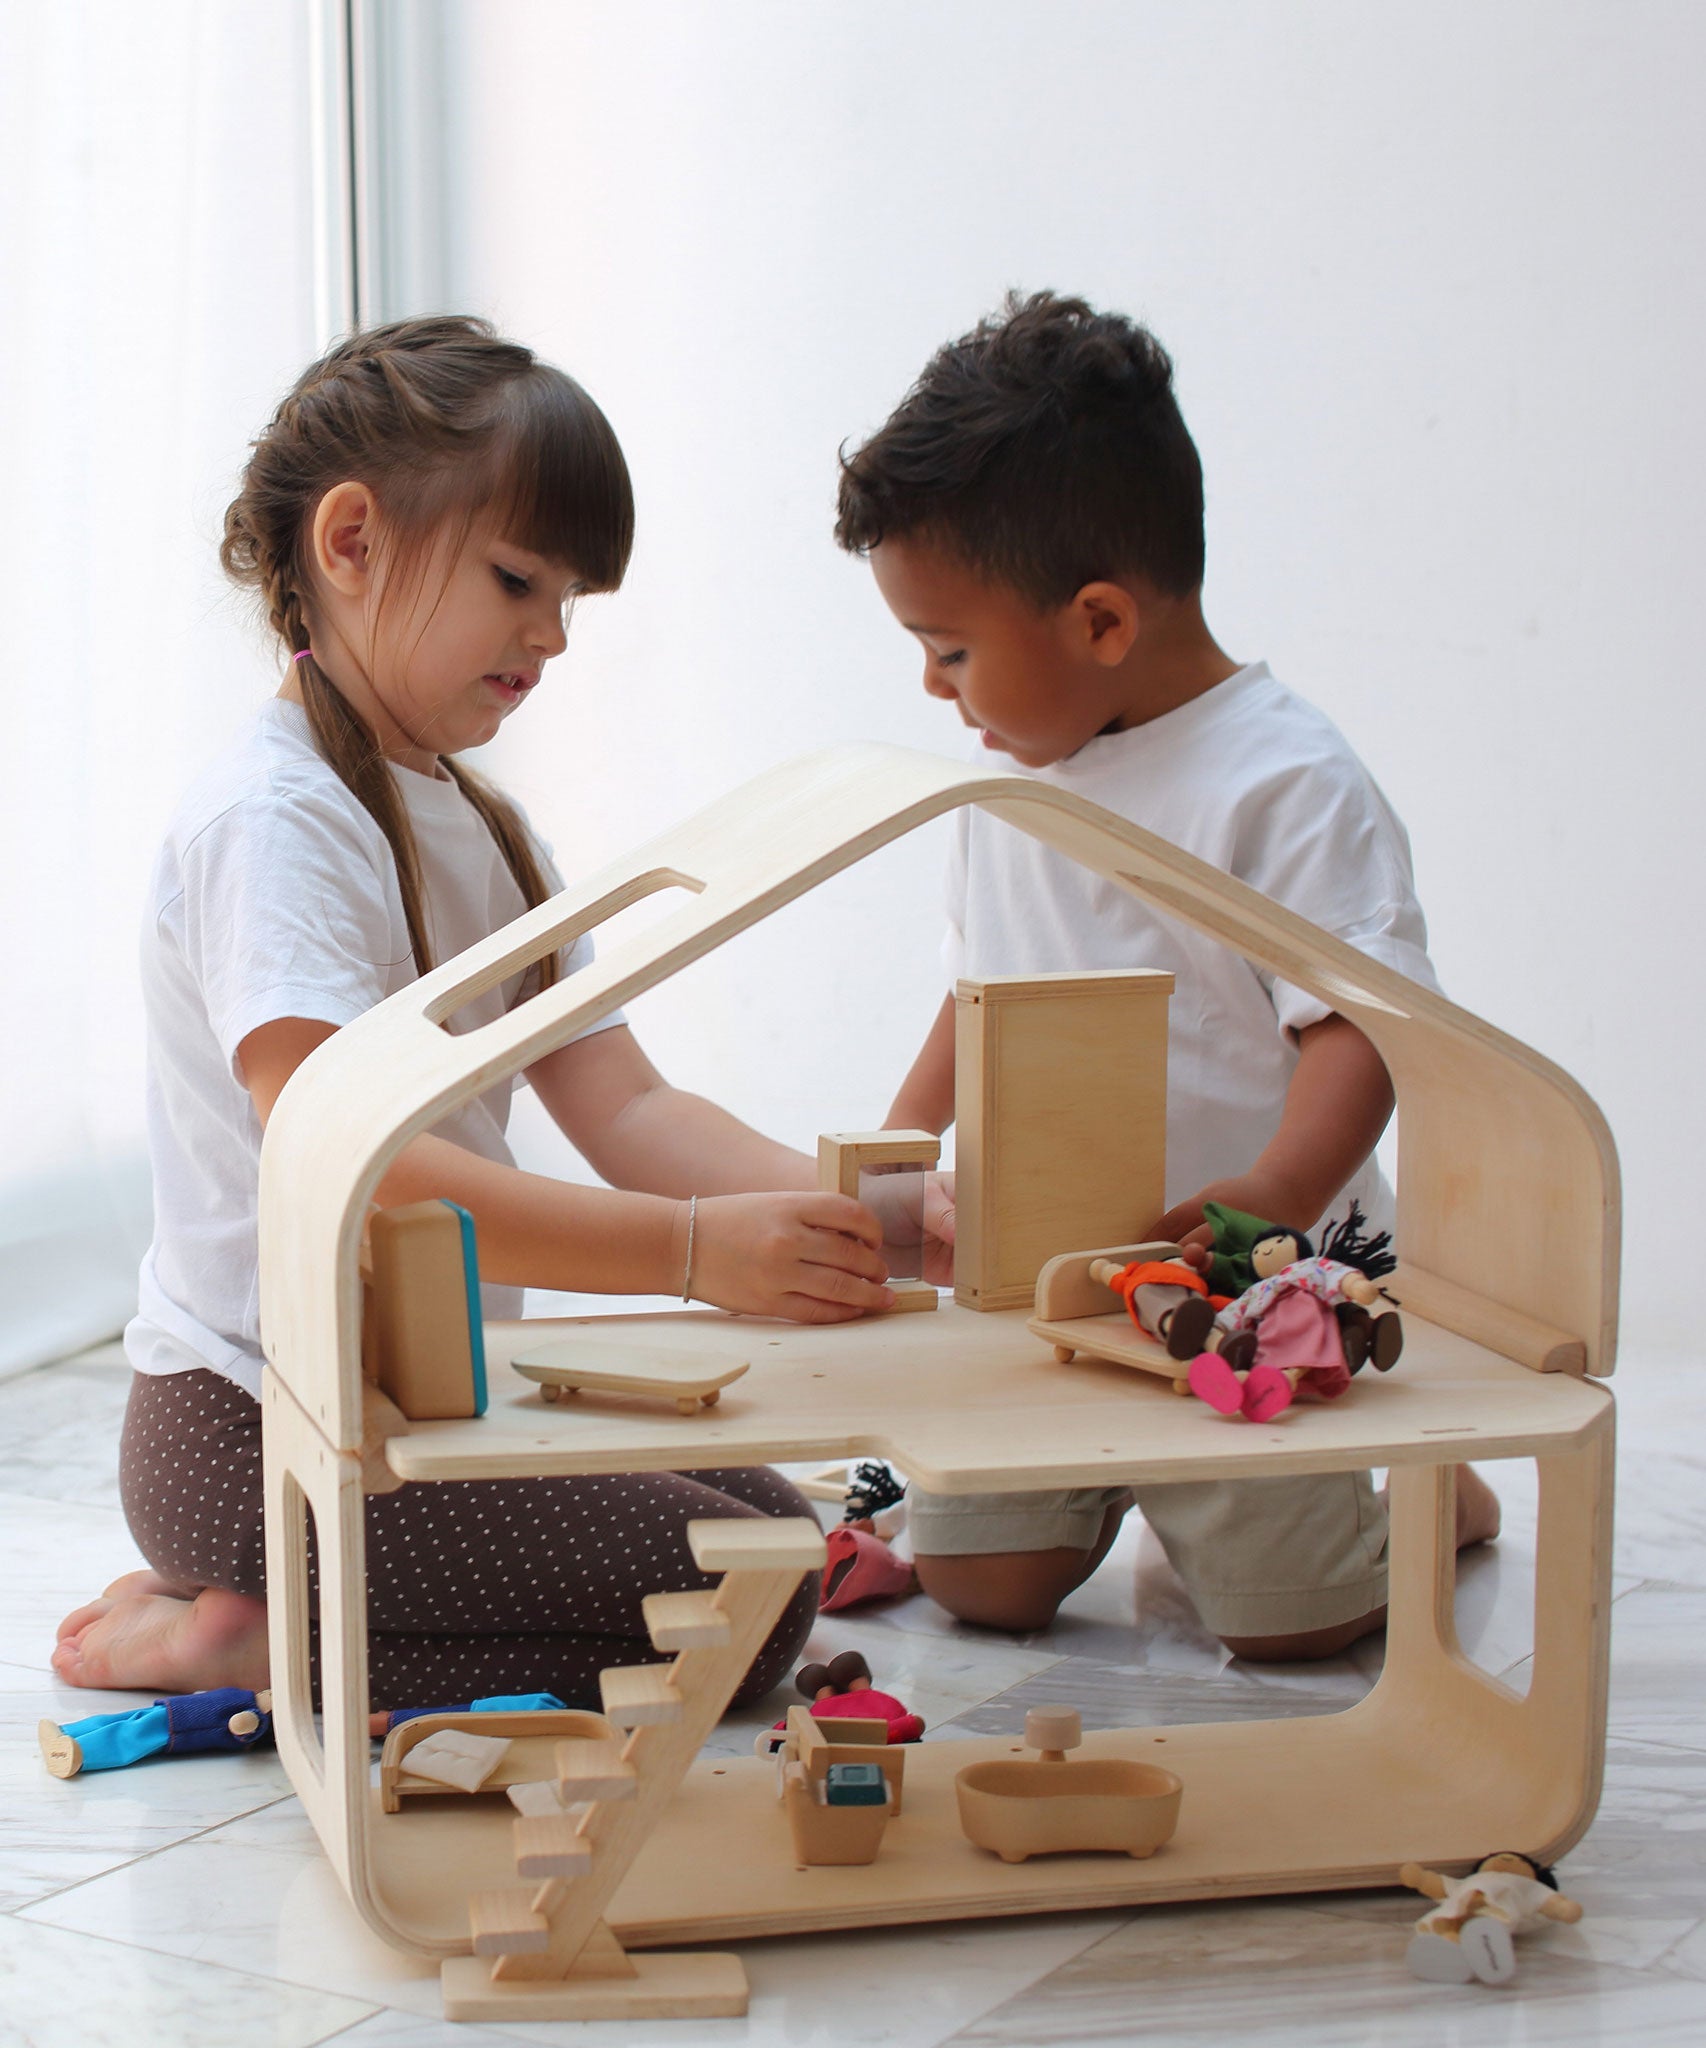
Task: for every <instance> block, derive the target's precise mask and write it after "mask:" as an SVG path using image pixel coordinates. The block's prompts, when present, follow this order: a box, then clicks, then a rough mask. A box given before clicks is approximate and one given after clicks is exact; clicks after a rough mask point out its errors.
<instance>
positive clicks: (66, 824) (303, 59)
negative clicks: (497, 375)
mask: <svg viewBox="0 0 1706 2048" xmlns="http://www.w3.org/2000/svg"><path fill="white" fill-rule="evenodd" d="M0 19H3V24H4V58H3V61H0V334H3V335H4V346H5V356H4V363H5V373H4V375H3V376H0V450H3V451H4V476H5V490H4V494H3V504H0V521H3V523H4V524H3V532H0V619H3V620H4V621H5V644H4V647H3V648H0V691H3V702H4V704H5V707H6V712H7V717H6V726H5V735H6V753H7V757H8V758H7V770H8V772H7V778H6V780H7V785H8V786H7V792H6V800H5V802H4V803H3V804H0V987H3V992H4V1000H3V1001H0V1375H3V1374H5V1373H8V1372H16V1371H21V1370H23V1369H25V1368H26V1367H28V1366H31V1365H34V1364H38V1363H40V1362H41V1361H42V1360H44V1359H48V1358H53V1357H56V1356H60V1355H62V1354H64V1353H65V1352H67V1351H69V1350H72V1349H75V1348H77V1347H78V1346H80V1345H83V1344H86V1343H89V1342H91V1341H94V1340H96V1339H98V1338H100V1337H102V1336H106V1335H110V1334H112V1333H114V1332H116V1331H117V1330H118V1329H119V1328H120V1327H121V1325H122V1324H123V1323H124V1321H125V1319H126V1318H127V1317H128V1315H129V1314H130V1312H131V1310H132V1307H133V1305H134V1301H135V1283H136V1266H137V1261H138V1259H139V1257H140V1255H141V1252H142V1250H143V1248H144V1247H145V1245H146V1243H147V1239H148V1229H149V1191H148V1172H147V1161H146V1155H145V1150H144V1139H143V1110H142V1102H143V1069H144V1047H143V1032H142V1018H141V1011H140V1001H139V995H138V989H137V975H136V936H137V931H138V926H139V920H140V916H141V913H142V908H143V900H144V891H145V886H146V881H147V876H148V869H149V864H150V861H151V859H152V855H153V851H154V847H155V845H156V843H157V842H158V839H159V837H160V833H161V830H162V828H163V826H164V824H165V821H166V819H167V817H168V816H169V814H170V811H171V808H172V806H173V803H174V801H175V799H176V797H177V795H178V793H179V791H180V790H181V789H182V788H183V786H184V784H185V783H186V782H187V781H188V779H189V778H190V776H191V775H193V773H194V772H195V770H196V768H197V767H198V765H199V764H200V763H201V762H202V761H203V760H205V759H206V758H207V757H208V755H209V754H211V753H212V752H214V751H216V750H217V749H218V747H219V746H220V745H221V744H222V743H223V741H224V740H225V739H226V737H227V736H228V735H229V733H230V732H231V730H232V728H233V727H234V726H235V725H237V724H238V723H240V722H241V721H242V719H243V718H245V717H246V716H247V715H248V714H249V712H250V711H251V710H252V708H253V706H254V705H255V704H256V703H257V702H258V701H259V700H260V699H261V697H262V696H264V695H265V694H266V693H267V692H268V691H270V690H271V689H272V688H274V687H276V669H275V667H274V666H273V664H272V662H271V658H270V657H269V655H268V654H267V652H266V650H265V648H264V646H263V644H262V642H261V640H260V638H259V636H258V634H257V633H256V631H255V630H254V628H253V626H252V625H251V623H250V620H249V615H248V611H247V608H246V606H245V604H244V603H243V602H242V601H241V600H240V599H238V598H236V597H234V596H232V595H230V594H228V593H227V591H226V589H225V586H224V584H223V582H222V579H221V577H220V574H219V570H218V566H217V562H216V560H215V553H214V551H215V547H216V545H217V541H218V535H219V524H220V515H221V512H222V510H223V507H224V504H225V502H226V499H227V497H228V496H229V494H230V485H231V482H232V479H233V478H234V476H235V474H236V471H237V469H238V467H239V466H240V464H241V462H242V459H243V452H244V444H245V442H246V441H247V439H248V438H249V437H250V436H251V435H252V434H253V433H254V432H255V430H256V429H257V428H258V427H259V425H260V424H261V423H262V421H263V420H264V419H265V418H266V416H267V414H268V412H269V411H270V409H271V407H272V405H273V404H274V403H275V402H276V400H277V397H278V395H279V393H280V391H281V390H282V388H283V387H284V385H285V384H286V383H287V382H288V381H289V379H290V378H291V377H292V376H293V375H294V374H295V372H296V371H297V370H298V369H300V368H301V366H302V365H303V364H304V363H305V362H306V361H307V360H308V358H309V357H310V355H311V354H312V353H313V350H314V346H315V334H314V314H313V276H312V269H313V253H312V234H311V213H310V209H311V203H312V202H311V179H310V166H309V162H308V157H309V125H308V114H307V107H308V59H309V51H308V37H309V16H308V11H307V9H306V7H305V6H304V5H303V4H302V0H244V4H243V5H242V6H230V5H225V4H221V0H203V4H199V5H198V4H195V0H175V4H174V0H155V4H151V5H149V6H148V7H146V8H137V7H132V6H129V5H126V4H124V0H82V4H76V0H55V4H54V5H53V6H51V7H33V8H32V7H26V6H24V5H23V4H21V0H0Z"/></svg>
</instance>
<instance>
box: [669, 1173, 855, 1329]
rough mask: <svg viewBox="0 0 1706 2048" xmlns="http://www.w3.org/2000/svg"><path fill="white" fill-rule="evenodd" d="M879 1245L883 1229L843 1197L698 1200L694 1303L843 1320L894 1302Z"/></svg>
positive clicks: (806, 1319)
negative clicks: (886, 1285)
mask: <svg viewBox="0 0 1706 2048" xmlns="http://www.w3.org/2000/svg"><path fill="white" fill-rule="evenodd" d="M882 1241H883V1233H882V1226H881V1224H879V1223H878V1221H877V1219H876V1218H875V1217H874V1216H873V1215H872V1214H871V1212H870V1210H869V1209H867V1208H865V1207H863V1206H862V1205H861V1204H860V1203H858V1202H855V1201H853V1200H852V1199H851V1198H850V1197H849V1196H847V1195H830V1194H781V1195H702V1196H701V1197H700V1199H699V1209H698V1221H697V1223H696V1225H695V1228H694V1239H693V1279H692V1290H693V1298H694V1299H695V1300H696V1301H708V1302H710V1303H712V1304H713V1305H714V1306H715V1307H717V1308H725V1309H728V1310H730V1311H731V1312H732V1313H734V1314H736V1315H748V1316H785V1317H786V1318H787V1319H788V1320H789V1321H790V1322H795V1323H842V1322H847V1321H849V1320H850V1319H851V1318H852V1317H854V1316H858V1315H863V1314H865V1313H866V1312H867V1311H868V1310H871V1309H879V1308H887V1307H888V1306H889V1305H890V1304H891V1303H892V1302H893V1300H894V1296H893V1295H892V1294H891V1293H890V1291H889V1290H888V1288H886V1287H885V1286H884V1285H883V1282H884V1280H885V1279H887V1277H888V1269H887V1267H886V1266H885V1265H884V1264H883V1261H882V1257H881V1255H880V1250H879V1248H880V1246H881V1244H882ZM684 1255H685V1254H684Z"/></svg>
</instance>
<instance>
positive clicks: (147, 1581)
mask: <svg viewBox="0 0 1706 2048" xmlns="http://www.w3.org/2000/svg"><path fill="white" fill-rule="evenodd" d="M200 1591H201V1588H200V1587H199V1586H188V1585H180V1584H179V1583H178V1581H177V1580H175V1579H168V1578H166V1577H165V1576H164V1575H163V1574H162V1573H160V1572H152V1571H140V1572H126V1573H125V1574H124V1576H123V1577H122V1578H117V1579H114V1580H113V1582H112V1584H111V1585H110V1586H109V1587H108V1588H107V1589H106V1591H105V1592H104V1593H103V1594H102V1595H101V1597H100V1598H99V1599H98V1600H86V1601H85V1602H84V1603H83V1605H82V1606H81V1607H75V1608H73V1609H72V1611H71V1612H70V1613H69V1614H68V1615H67V1616H66V1617H65V1619H64V1620H63V1621H62V1622H61V1623H60V1624H59V1628H58V1631H57V1633H56V1636H55V1640H56V1641H57V1642H61V1643H63V1642H65V1641H66V1640H67V1639H69V1638H75V1637H77V1636H80V1635H81V1634H82V1633H83V1631H84V1630H85V1629H86V1628H87V1627H88V1626H89V1624H90V1623H91V1622H92V1621H99V1620H100V1618H101V1616H102V1615H103V1614H110V1613H111V1612H112V1609H113V1605H114V1603H115V1602H116V1601H119V1600H125V1599H133V1598H140V1597H141V1596H142V1595H144V1594H147V1593H165V1594H167V1595H168V1596H169V1597H171V1598H172V1599H174V1600H193V1599H194V1598H195V1596H196V1595H197V1594H198V1593H199V1592H200Z"/></svg>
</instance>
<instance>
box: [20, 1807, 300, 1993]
mask: <svg viewBox="0 0 1706 2048" xmlns="http://www.w3.org/2000/svg"><path fill="white" fill-rule="evenodd" d="M295 1797H296V1794H295V1793H294V1792H280V1793H278V1794H277V1795H276V1796H275V1797H274V1798H271V1799H263V1800H261V1801H260V1802H259V1804H257V1805H255V1806H246V1807H244V1808H243V1809H242V1810H241V1811H240V1812H238V1813H229V1814H226V1815H225V1816H224V1818H223V1819H221V1820H213V1821H209V1822H207V1824H206V1825H205V1826H204V1827H198V1828H191V1829H190V1831H189V1832H188V1833H187V1834H183V1835H177V1836H175V1837H174V1838H173V1839H172V1840H171V1841H169V1842H161V1843H160V1844H158V1846H157V1847H155V1848H152V1849H143V1850H141V1851H140V1852H139V1853H138V1854H137V1855H135V1856H125V1857H121V1858H120V1860H119V1861H118V1862H117V1863H109V1864H108V1865H107V1867H106V1868H105V1869H104V1870H91V1871H90V1872H89V1874H88V1876H87V1877H78V1878H73V1879H72V1881H71V1882H70V1883H69V1884H62V1885H56V1886H54V1887H53V1889H52V1890H51V1891H45V1892H43V1893H42V1894H41V1896H40V1897H39V1898H35V1899H31V1900H30V1901H29V1902H28V1903H27V1904H26V1905H22V1906H13V1907H11V1908H9V1909H8V1910H9V1911H10V1912H11V1913H12V1914H13V1915H14V1916H15V1917H16V1918H18V1919H22V1918H23V1917H24V1916H25V1915H26V1914H28V1913H31V1912H33V1911H34V1910H35V1908H36V1907H37V1906H45V1905H47V1904H48V1902H49V1901H50V1900H53V1899H68V1898H69V1897H70V1896H71V1894H72V1893H73V1892H80V1891H82V1890H83V1888H84V1887H85V1886H86V1885H91V1884H99V1883H101V1882H102V1880H103V1879H105V1878H109V1877H116V1876H117V1875H118V1873H119V1872H120V1871H128V1870H136V1869H139V1868H140V1867H141V1866H142V1865H143V1864H144V1863H152V1862H153V1860H154V1859H155V1857H156V1856H169V1855H171V1854H172V1852H173V1851H174V1850H175V1849H187V1848H189V1847H190V1846H191V1844H192V1843H195V1842H200V1841H205V1840H206V1838H207V1837H208V1836H209V1835H214V1834H217V1833H218V1832H219V1830H220V1829H221V1828H228V1827H231V1826H233V1825H234V1824H235V1823H236V1822H238V1821H240V1820H252V1819H253V1818H254V1817H255V1815H256V1814H257V1813H268V1812H270V1811H271V1810H272V1808H273V1807H275V1806H283V1805H284V1804H285V1802H286V1801H287V1800H291V1799H294V1798H295ZM315 1848H316V1852H317V1853H318V1850H319V1845H318V1843H316V1844H315ZM40 1924H41V1925H42V1926H43V1927H52V1926H54V1925H55V1924H56V1923H55V1922H53V1921H51V1920H44V1921H42V1922H41V1923H40ZM81 1931H82V1930H81V1929H79V1928H61V1929H60V1932H61V1933H67V1934H75V1933H80V1932H81ZM113 1938H115V1939H116V1937H113ZM124 1945H125V1946H127V1947H133V1946H139V1944H135V1943H126V1944H124ZM148 1952H149V1954H150V1955H168V1954H170V1953H172V1951H170V1950H168V1949H150V1950H149V1951H148ZM308 1988H309V1989H312V1988H313V1987H312V1986H309V1987H308Z"/></svg>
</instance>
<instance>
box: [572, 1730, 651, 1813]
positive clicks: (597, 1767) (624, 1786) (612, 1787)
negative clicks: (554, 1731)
mask: <svg viewBox="0 0 1706 2048" xmlns="http://www.w3.org/2000/svg"><path fill="white" fill-rule="evenodd" d="M638 1783H639V1774H638V1772H637V1771H636V1770H635V1769H634V1766H633V1765H632V1764H631V1763H629V1762H628V1761H627V1759H626V1758H625V1757H624V1756H623V1754H622V1745H621V1743H619V1742H559V1743H558V1744H557V1789H558V1791H559V1793H560V1794H561V1796H562V1797H563V1798H564V1799H632V1798H633V1796H634V1790H635V1787H636V1785H637V1784H638Z"/></svg>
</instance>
